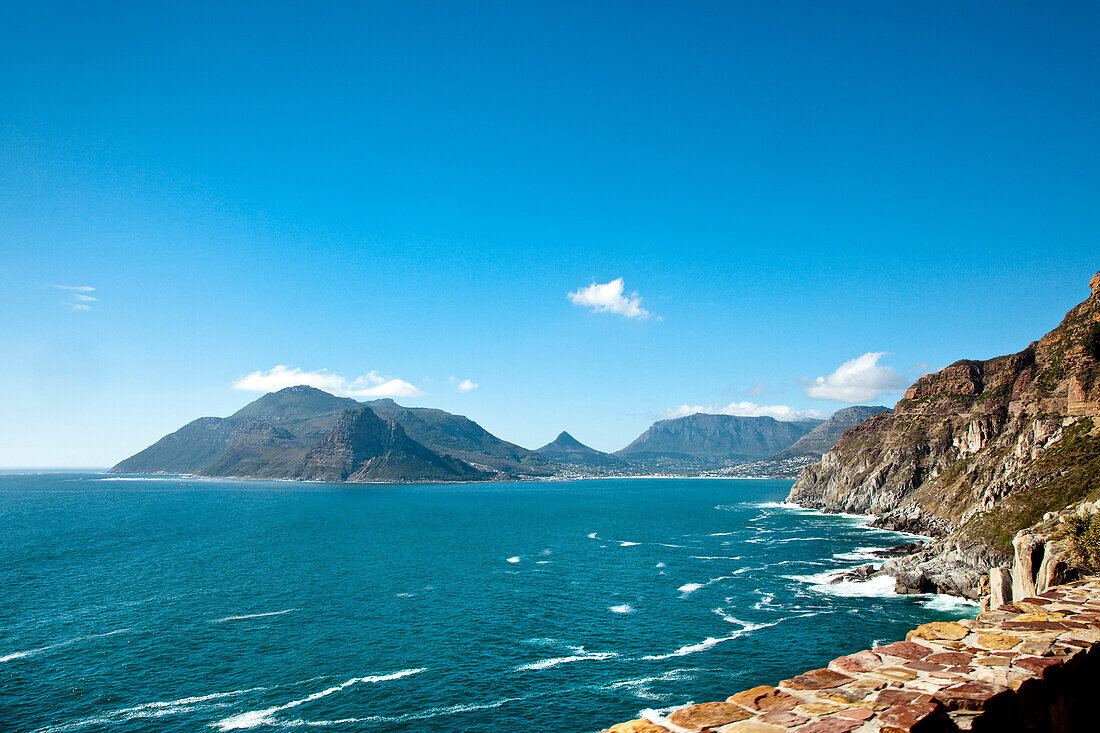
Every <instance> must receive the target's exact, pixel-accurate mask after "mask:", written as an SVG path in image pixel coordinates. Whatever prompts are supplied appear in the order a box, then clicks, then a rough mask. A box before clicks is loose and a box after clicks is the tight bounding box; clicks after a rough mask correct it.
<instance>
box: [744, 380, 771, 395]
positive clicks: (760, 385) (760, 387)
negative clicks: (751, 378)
mask: <svg viewBox="0 0 1100 733" xmlns="http://www.w3.org/2000/svg"><path fill="white" fill-rule="evenodd" d="M767 388H768V383H767V382H757V383H756V384H754V385H752V387H751V388H750V389H749V394H751V395H754V396H755V395H758V394H760V393H762V392H763V391H764V390H766V389H767Z"/></svg>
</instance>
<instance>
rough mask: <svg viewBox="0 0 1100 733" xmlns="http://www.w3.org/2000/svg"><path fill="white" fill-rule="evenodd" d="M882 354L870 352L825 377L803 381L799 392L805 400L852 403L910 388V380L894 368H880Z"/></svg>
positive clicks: (883, 353)
mask: <svg viewBox="0 0 1100 733" xmlns="http://www.w3.org/2000/svg"><path fill="white" fill-rule="evenodd" d="M885 354H886V352H885V351H872V352H868V353H866V354H864V355H863V356H860V357H857V358H855V359H852V360H851V361H846V362H844V363H843V364H841V365H840V366H839V367H837V370H836V371H835V372H833V373H832V374H830V375H829V376H827V377H818V378H817V379H814V380H812V381H811V380H806V382H804V383H803V385H802V388H803V389H804V390H805V392H806V396H807V397H813V398H814V399H817V400H835V401H837V402H851V403H857V402H871V401H873V400H876V399H878V397H879V396H880V395H882V394H883V393H884V392H899V391H901V390H903V389H905V388H906V387H907V386H909V380H908V379H907V378H906V377H904V376H902V375H900V374H898V373H897V372H896V371H894V368H893V367H890V366H880V365H879V363H878V360H879V359H881V358H882V357H883V356H885Z"/></svg>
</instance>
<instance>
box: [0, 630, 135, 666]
mask: <svg viewBox="0 0 1100 733" xmlns="http://www.w3.org/2000/svg"><path fill="white" fill-rule="evenodd" d="M127 631H129V629H117V630H115V631H108V632H107V633H106V634H89V635H87V636H78V637H76V638H75V639H68V640H67V641H59V642H57V643H56V644H50V645H49V646H41V647H38V648H37V649H24V650H23V651H19V652H12V653H11V654H5V655H4V656H2V657H0V662H10V661H13V660H15V659H23V658H25V657H33V656H34V655H36V654H41V653H42V652H48V651H51V650H53V649H60V648H61V647H65V646H69V645H70V644H76V643H77V642H81V641H86V640H88V639H102V638H104V637H106V636H114V635H115V634H125V633H126V632H127Z"/></svg>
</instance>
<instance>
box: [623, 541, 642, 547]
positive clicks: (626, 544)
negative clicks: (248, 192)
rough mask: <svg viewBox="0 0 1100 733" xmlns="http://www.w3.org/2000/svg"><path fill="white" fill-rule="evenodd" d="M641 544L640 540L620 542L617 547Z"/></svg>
mask: <svg viewBox="0 0 1100 733" xmlns="http://www.w3.org/2000/svg"><path fill="white" fill-rule="evenodd" d="M640 544H642V543H641V542H620V543H619V547H635V546H637V545H640Z"/></svg>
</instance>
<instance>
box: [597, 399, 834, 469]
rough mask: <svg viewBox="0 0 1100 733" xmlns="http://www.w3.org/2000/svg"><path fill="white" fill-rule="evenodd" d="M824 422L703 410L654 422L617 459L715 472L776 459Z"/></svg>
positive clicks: (657, 466)
mask: <svg viewBox="0 0 1100 733" xmlns="http://www.w3.org/2000/svg"><path fill="white" fill-rule="evenodd" d="M823 422H824V421H822V420H802V421H799V422H780V421H779V420H776V419H775V418H772V417H742V416H739V415H714V414H710V413H703V412H699V413H696V414H694V415H687V416H686V417H679V418H674V419H670V420H660V421H658V422H655V423H653V425H652V426H651V427H650V428H649V429H648V430H646V431H645V432H644V433H642V434H641V435H639V436H638V437H637V438H636V439H635V440H634V442H632V443H631V444H630V445H628V446H627V447H625V448H623V449H622V450H620V451H617V452H616V453H615V455H616V456H619V457H621V458H626V459H627V460H629V461H631V462H632V463H636V464H642V465H650V466H653V467H655V468H661V467H665V468H682V469H690V468H695V469H700V468H709V467H715V466H719V465H722V464H724V463H728V462H738V461H752V460H757V459H761V458H768V457H770V456H773V455H775V454H776V453H778V452H780V451H781V450H783V449H785V448H787V447H788V446H790V445H792V444H794V443H795V442H796V441H797V440H798V439H800V438H802V437H803V436H804V435H806V434H807V433H809V432H810V431H811V430H813V429H814V428H816V427H818V426H819V425H821V424H822V423H823Z"/></svg>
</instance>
